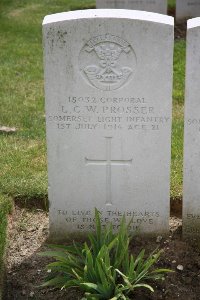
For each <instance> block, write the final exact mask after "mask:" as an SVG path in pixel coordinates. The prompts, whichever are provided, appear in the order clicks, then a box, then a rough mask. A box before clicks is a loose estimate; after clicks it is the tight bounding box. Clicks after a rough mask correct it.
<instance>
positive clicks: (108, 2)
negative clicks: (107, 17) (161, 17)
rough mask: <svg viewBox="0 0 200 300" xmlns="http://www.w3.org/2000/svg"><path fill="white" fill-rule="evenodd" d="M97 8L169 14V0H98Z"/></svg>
mask: <svg viewBox="0 0 200 300" xmlns="http://www.w3.org/2000/svg"><path fill="white" fill-rule="evenodd" d="M96 8H121V9H134V10H144V11H150V12H154V13H160V14H167V0H96Z"/></svg>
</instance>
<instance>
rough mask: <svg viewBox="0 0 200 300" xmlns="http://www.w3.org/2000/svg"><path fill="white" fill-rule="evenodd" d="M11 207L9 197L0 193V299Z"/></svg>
mask: <svg viewBox="0 0 200 300" xmlns="http://www.w3.org/2000/svg"><path fill="white" fill-rule="evenodd" d="M10 209H11V199H9V198H8V197H6V196H5V195H1V194H0V299H1V296H2V287H3V280H4V278H3V273H4V272H3V268H4V265H3V258H4V250H5V244H6V228H7V214H8V212H9V211H10Z"/></svg>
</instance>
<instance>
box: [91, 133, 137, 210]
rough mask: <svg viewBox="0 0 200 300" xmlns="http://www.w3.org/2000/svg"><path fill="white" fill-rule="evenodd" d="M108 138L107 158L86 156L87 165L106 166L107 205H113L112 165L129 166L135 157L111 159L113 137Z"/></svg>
mask: <svg viewBox="0 0 200 300" xmlns="http://www.w3.org/2000/svg"><path fill="white" fill-rule="evenodd" d="M105 139H106V159H89V158H87V157H86V158H85V162H86V165H95V166H96V165H99V166H106V205H112V192H111V166H112V165H114V166H125V165H127V166H129V165H131V164H132V161H133V159H128V160H112V159H111V139H112V137H105Z"/></svg>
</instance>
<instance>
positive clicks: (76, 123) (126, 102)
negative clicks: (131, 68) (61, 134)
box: [47, 95, 170, 132]
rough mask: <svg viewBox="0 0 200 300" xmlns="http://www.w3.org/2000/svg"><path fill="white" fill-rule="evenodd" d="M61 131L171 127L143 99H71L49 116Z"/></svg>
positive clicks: (137, 129) (69, 97)
mask: <svg viewBox="0 0 200 300" xmlns="http://www.w3.org/2000/svg"><path fill="white" fill-rule="evenodd" d="M47 120H48V122H51V123H52V124H53V123H54V124H55V127H56V128H57V129H59V130H71V131H72V130H75V131H77V130H79V131H80V130H84V131H85V130H89V131H100V130H106V131H107V130H110V131H116V130H120V131H122V130H123V131H129V132H133V131H159V130H161V129H164V127H165V126H166V125H167V126H168V125H169V124H170V116H166V115H160V113H159V111H157V107H156V106H155V105H154V106H152V105H151V104H149V100H148V99H146V98H144V97H133V96H130V97H91V96H73V95H71V96H68V97H66V100H65V102H63V104H61V105H60V106H59V110H58V112H57V113H55V114H54V113H52V114H50V115H49V116H47Z"/></svg>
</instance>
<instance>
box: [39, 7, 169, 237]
mask: <svg viewBox="0 0 200 300" xmlns="http://www.w3.org/2000/svg"><path fill="white" fill-rule="evenodd" d="M43 33H44V57H45V92H46V123H47V146H48V174H49V201H50V232H51V237H52V238H54V239H61V238H65V237H67V236H69V235H73V236H75V235H76V234H81V233H85V232H88V231H91V230H92V229H93V228H94V220H93V219H94V208H95V207H96V208H98V209H99V211H100V212H101V220H102V223H103V224H106V223H107V222H108V221H112V222H113V228H114V229H117V228H118V227H119V222H120V218H121V217H122V215H123V214H125V216H126V217H127V219H129V220H130V219H131V218H132V222H131V224H130V228H131V230H132V231H133V232H135V231H136V230H137V232H139V233H140V232H141V233H148V234H164V233H166V232H167V231H168V225H169V177H170V175H169V174H170V153H171V148H170V142H171V99H172V58H173V18H171V17H168V16H165V15H158V14H153V13H146V12H139V11H130V10H127V11H125V10H88V11H76V12H68V13H61V14H56V15H52V16H47V17H45V19H44V22H43Z"/></svg>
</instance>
